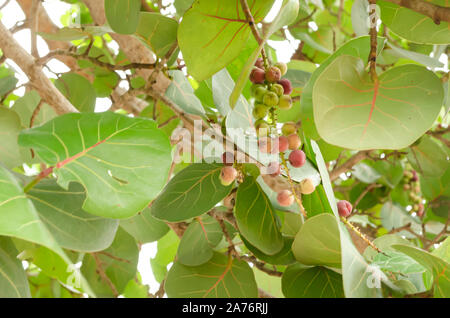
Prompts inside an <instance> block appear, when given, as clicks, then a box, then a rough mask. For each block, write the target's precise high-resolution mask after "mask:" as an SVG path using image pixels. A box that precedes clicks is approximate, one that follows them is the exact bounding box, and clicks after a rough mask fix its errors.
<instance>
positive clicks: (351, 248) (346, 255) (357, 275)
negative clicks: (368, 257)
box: [311, 140, 395, 297]
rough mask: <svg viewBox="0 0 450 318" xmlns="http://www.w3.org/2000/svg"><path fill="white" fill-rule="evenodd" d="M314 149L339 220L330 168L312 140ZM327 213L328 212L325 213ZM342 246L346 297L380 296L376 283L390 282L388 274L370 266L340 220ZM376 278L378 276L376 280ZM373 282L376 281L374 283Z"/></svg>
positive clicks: (325, 186)
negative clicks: (329, 172)
mask: <svg viewBox="0 0 450 318" xmlns="http://www.w3.org/2000/svg"><path fill="white" fill-rule="evenodd" d="M311 147H312V151H313V153H314V154H315V156H316V162H317V166H318V168H319V172H320V175H321V177H322V183H323V187H324V190H325V193H326V195H327V198H328V202H329V203H330V206H331V209H332V210H333V214H334V216H335V217H336V220H339V213H338V210H337V203H336V199H335V197H334V193H333V188H332V186H331V182H330V178H329V174H328V169H327V167H326V165H325V162H324V160H323V157H322V154H321V153H320V149H319V147H318V145H317V143H316V142H315V141H314V140H311ZM324 215H326V214H324ZM338 222H339V221H338ZM339 232H340V246H341V255H342V276H343V283H344V292H345V296H346V297H380V296H381V289H380V288H379V287H381V286H380V285H378V284H376V283H378V282H381V281H383V282H384V283H386V284H388V285H390V286H391V287H393V288H395V286H392V284H389V282H388V280H387V278H386V276H385V275H384V274H383V273H382V272H381V271H380V270H377V269H376V268H372V267H369V264H367V262H366V261H365V260H364V258H363V257H362V256H361V254H360V253H359V252H358V250H357V249H356V247H355V245H354V244H353V242H352V239H351V237H350V235H349V233H348V231H347V229H346V227H345V226H344V225H343V224H342V223H340V222H339ZM374 278H377V279H376V280H375V282H374V281H373V279H374ZM372 283H374V284H373V285H372Z"/></svg>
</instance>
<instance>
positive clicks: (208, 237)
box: [177, 215, 223, 266]
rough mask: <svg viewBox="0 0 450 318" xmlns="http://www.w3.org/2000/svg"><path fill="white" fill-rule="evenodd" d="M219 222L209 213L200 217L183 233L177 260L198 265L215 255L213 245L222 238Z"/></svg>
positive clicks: (188, 264)
mask: <svg viewBox="0 0 450 318" xmlns="http://www.w3.org/2000/svg"><path fill="white" fill-rule="evenodd" d="M222 236H223V233H222V229H221V227H220V225H219V223H218V222H217V221H216V220H215V219H214V218H212V217H210V216H209V215H203V216H202V217H198V218H196V219H195V221H194V222H192V223H191V224H190V225H189V226H188V228H187V229H186V231H185V232H184V234H183V238H182V239H181V242H180V245H179V246H178V252H177V260H178V261H179V262H180V263H181V264H183V265H187V266H198V265H202V264H204V263H206V262H208V261H209V260H210V259H211V258H212V257H213V249H212V248H213V247H215V246H216V245H217V244H219V243H220V241H221V240H222Z"/></svg>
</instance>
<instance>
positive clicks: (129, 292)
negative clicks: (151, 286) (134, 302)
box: [123, 279, 148, 298]
mask: <svg viewBox="0 0 450 318" xmlns="http://www.w3.org/2000/svg"><path fill="white" fill-rule="evenodd" d="M123 296H124V297H125V298H148V286H147V285H142V284H140V283H138V282H136V280H134V279H132V280H130V281H129V282H128V284H127V286H126V287H125V290H124V291H123Z"/></svg>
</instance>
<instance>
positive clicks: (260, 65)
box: [255, 57, 264, 69]
mask: <svg viewBox="0 0 450 318" xmlns="http://www.w3.org/2000/svg"><path fill="white" fill-rule="evenodd" d="M255 66H256V67H259V68H260V69H264V60H263V59H262V58H261V57H260V58H258V59H257V60H256V62H255Z"/></svg>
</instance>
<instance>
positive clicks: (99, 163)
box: [19, 112, 171, 218]
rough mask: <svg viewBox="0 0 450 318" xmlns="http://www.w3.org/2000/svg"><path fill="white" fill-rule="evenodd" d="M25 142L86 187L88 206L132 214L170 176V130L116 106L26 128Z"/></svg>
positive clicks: (63, 181) (62, 178) (64, 177)
mask: <svg viewBox="0 0 450 318" xmlns="http://www.w3.org/2000/svg"><path fill="white" fill-rule="evenodd" d="M19 144H21V145H22V146H25V147H32V148H33V149H34V151H35V153H36V154H37V155H38V156H39V157H40V158H41V159H42V160H43V161H44V162H45V163H46V164H48V165H50V166H53V167H54V168H53V172H54V173H55V174H56V175H57V177H58V184H59V185H60V186H62V187H63V188H67V187H68V185H69V183H70V182H72V181H75V182H79V183H81V184H82V185H83V186H84V188H85V189H86V194H87V197H86V201H85V202H84V204H83V209H84V210H85V211H86V212H89V213H92V214H95V215H99V216H105V217H112V218H127V217H131V216H133V215H135V214H136V213H137V212H139V211H141V210H142V209H143V208H144V207H146V206H147V205H148V204H149V203H150V201H151V200H152V199H153V198H154V197H155V196H156V195H157V194H158V193H159V191H160V190H161V188H162V186H163V185H164V183H165V182H166V180H167V174H168V171H169V167H170V163H171V154H170V144H169V140H168V138H167V136H166V135H165V134H164V133H163V132H161V131H159V130H158V129H157V128H156V124H155V123H154V122H153V121H151V120H147V119H143V118H129V117H126V116H123V115H118V114H114V113H111V112H106V113H96V114H66V115H63V116H59V117H57V118H55V119H53V120H52V121H50V122H48V123H46V124H44V125H42V126H40V127H36V128H32V129H28V130H25V131H23V132H22V133H21V135H20V136H19Z"/></svg>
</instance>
